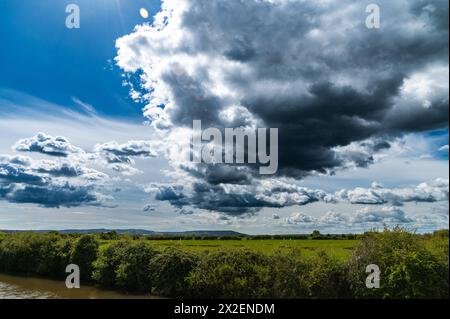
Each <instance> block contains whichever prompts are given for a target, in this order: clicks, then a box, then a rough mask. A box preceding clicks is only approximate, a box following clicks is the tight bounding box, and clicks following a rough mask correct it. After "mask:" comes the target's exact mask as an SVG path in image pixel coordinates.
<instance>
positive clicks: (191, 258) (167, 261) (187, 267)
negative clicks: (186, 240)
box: [149, 248, 198, 297]
mask: <svg viewBox="0 0 450 319" xmlns="http://www.w3.org/2000/svg"><path fill="white" fill-rule="evenodd" d="M197 263H198V256H197V254H194V253H192V252H188V251H183V250H181V249H178V248H166V249H165V250H164V251H163V252H162V253H160V254H158V255H156V256H155V257H154V258H152V260H151V261H150V265H149V266H150V273H151V282H152V285H153V289H152V293H153V294H156V295H159V296H167V297H187V296H188V294H189V293H188V291H187V289H186V286H187V282H186V278H187V277H188V275H189V273H190V272H191V271H192V269H193V268H194V267H195V266H196V265H197Z"/></svg>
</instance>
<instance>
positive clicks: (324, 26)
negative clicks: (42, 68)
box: [116, 0, 448, 214]
mask: <svg viewBox="0 0 450 319" xmlns="http://www.w3.org/2000/svg"><path fill="white" fill-rule="evenodd" d="M378 5H379V6H380V7H381V8H382V12H383V15H382V21H381V28H382V32H380V31H381V30H371V29H367V28H366V26H365V18H366V13H365V4H364V3H363V2H361V3H355V2H354V1H350V0H348V1H339V3H337V2H332V1H320V2H306V1H297V0H270V1H269V0H249V1H228V0H200V1H198V0H170V1H169V0H164V1H163V2H162V10H161V12H159V13H158V14H157V15H156V17H155V22H154V24H153V25H147V24H146V25H142V26H137V27H136V28H135V30H134V32H133V33H131V34H129V35H126V36H124V37H122V38H120V39H118V40H117V43H116V46H117V49H118V53H117V57H116V62H117V64H118V65H119V66H120V67H121V68H122V69H123V70H124V71H125V72H127V73H132V74H133V73H134V74H137V75H139V79H140V82H141V83H140V84H141V87H140V88H137V87H134V88H133V91H134V92H135V90H139V91H140V92H139V93H140V96H141V97H142V98H143V99H144V100H146V101H147V106H146V107H145V110H144V115H145V116H146V117H147V118H148V119H149V120H150V122H151V123H152V125H153V127H154V128H156V129H157V130H159V131H160V134H161V136H162V138H161V139H162V141H163V144H164V141H166V142H167V141H171V142H173V141H175V143H176V140H177V139H176V138H174V136H175V135H176V134H178V133H179V130H180V129H189V128H190V127H191V125H192V121H193V120H201V121H202V123H204V125H205V126H214V127H217V128H220V129H222V128H225V127H239V126H244V127H248V128H255V127H275V128H278V129H279V155H280V157H279V170H278V174H277V176H276V177H278V178H280V177H288V178H295V179H300V178H303V177H305V176H308V175H311V174H317V173H326V174H330V173H333V172H334V171H336V170H339V169H345V168H349V167H352V166H357V167H367V166H368V165H370V164H371V163H373V161H374V155H375V154H377V153H378V152H380V151H383V150H385V149H387V148H389V147H390V145H391V141H393V140H394V139H395V138H397V137H400V136H402V135H404V134H407V133H412V132H424V131H428V130H433V129H438V128H444V127H448V20H447V18H446V17H447V15H448V2H447V1H443V0H439V1H431V0H415V1H409V0H408V1H407V0H401V1H396V2H395V3H393V2H391V1H381V2H379V3H378ZM268 39H270V41H268ZM166 144H167V145H172V144H171V143H166ZM169 162H170V163H171V164H172V165H173V167H174V170H175V171H177V174H178V175H177V177H179V178H183V180H185V182H186V183H185V185H183V191H180V193H181V195H180V196H181V197H180V198H172V199H170V202H171V203H172V204H173V205H175V206H177V207H179V206H184V205H191V206H193V207H199V208H205V209H208V210H219V211H222V212H227V213H230V214H239V213H244V214H245V213H248V212H249V211H255V210H258V209H259V208H260V207H266V206H267V207H279V206H289V205H291V204H292V203H305V202H312V201H315V200H317V198H316V197H317V196H309V195H310V194H307V195H304V194H302V193H301V192H300V191H293V192H290V191H287V192H284V191H280V192H278V194H277V193H276V192H272V193H271V192H266V193H265V189H264V187H262V188H261V184H263V183H264V181H262V180H261V178H260V177H259V176H258V175H257V174H256V173H255V172H256V170H255V169H254V168H253V167H251V166H245V165H244V166H241V167H238V166H224V167H221V168H217V167H214V168H211V167H205V166H204V165H202V164H200V165H194V166H192V165H180V162H179V161H178V160H175V159H174V158H173V157H171V158H169ZM187 184H190V185H187ZM236 185H240V186H236ZM236 187H237V188H239V192H237V191H236V190H235V188H236ZM186 188H190V191H189V192H186ZM255 191H259V192H255ZM269 193H270V195H271V196H272V197H271V198H269V197H268V195H267V194H269ZM354 193H355V192H354ZM377 194H378V193H377ZM172 195H173V194H172ZM297 195H298V196H299V197H298V198H295V196H297ZM383 196H384V197H383ZM386 196H387V195H386V194H384V195H382V198H381V200H380V199H379V198H378V197H377V196H373V195H372V192H369V193H367V192H366V193H364V194H360V195H358V194H354V196H353V197H352V198H349V200H350V201H361V202H370V203H374V204H381V203H385V202H391V201H394V199H393V198H386ZM159 197H160V198H162V199H164V198H166V197H165V196H163V195H160V196H159ZM394 197H395V196H394ZM396 197H402V196H401V195H399V194H397V195H396ZM402 199H403V198H400V199H399V201H400V200H402ZM410 200H413V199H412V198H411V199H410ZM421 200H425V199H424V198H423V197H421Z"/></svg>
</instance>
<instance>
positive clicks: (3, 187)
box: [0, 155, 111, 207]
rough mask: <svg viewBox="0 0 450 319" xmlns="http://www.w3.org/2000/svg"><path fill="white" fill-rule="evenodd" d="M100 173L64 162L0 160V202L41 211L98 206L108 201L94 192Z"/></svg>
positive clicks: (100, 183) (7, 158)
mask: <svg viewBox="0 0 450 319" xmlns="http://www.w3.org/2000/svg"><path fill="white" fill-rule="evenodd" d="M107 179H108V176H107V175H106V174H104V173H101V172H98V171H96V170H94V169H91V168H87V167H82V166H79V165H74V164H71V163H67V162H55V161H48V160H33V159H31V158H29V157H23V156H7V155H2V156H0V199H3V200H6V201H9V202H12V203H33V204H38V205H41V206H45V207H76V206H81V205H93V206H102V205H106V201H107V200H109V199H111V197H109V196H106V195H103V194H101V193H100V192H98V191H97V188H98V186H101V185H102V181H105V180H107Z"/></svg>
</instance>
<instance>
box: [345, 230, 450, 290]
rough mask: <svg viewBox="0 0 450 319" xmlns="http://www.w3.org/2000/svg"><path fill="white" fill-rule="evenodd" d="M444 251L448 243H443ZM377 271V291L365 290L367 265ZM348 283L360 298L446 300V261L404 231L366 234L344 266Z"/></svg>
mask: <svg viewBox="0 0 450 319" xmlns="http://www.w3.org/2000/svg"><path fill="white" fill-rule="evenodd" d="M447 250H448V243H447ZM370 264H375V265H377V266H378V267H379V268H380V272H381V276H380V278H381V284H380V288H379V289H367V288H366V285H365V279H366V276H367V274H365V273H364V272H362V271H361V269H365V267H366V266H367V265H370ZM348 276H349V279H348V282H349V283H350V284H351V288H352V291H353V294H354V296H355V297H360V298H448V288H449V287H448V282H449V277H448V258H445V257H444V256H442V254H440V256H439V254H438V253H437V252H436V251H433V250H430V249H428V248H427V247H426V245H425V244H424V242H423V240H422V239H421V238H420V237H419V236H417V235H415V234H414V233H411V232H408V231H407V230H405V229H401V228H398V227H397V228H394V229H393V230H390V229H385V230H384V231H383V232H381V233H368V234H367V235H366V236H365V237H364V238H363V239H362V240H361V243H360V244H359V246H358V247H357V248H356V250H355V251H354V254H353V256H352V257H351V259H350V260H349V263H348Z"/></svg>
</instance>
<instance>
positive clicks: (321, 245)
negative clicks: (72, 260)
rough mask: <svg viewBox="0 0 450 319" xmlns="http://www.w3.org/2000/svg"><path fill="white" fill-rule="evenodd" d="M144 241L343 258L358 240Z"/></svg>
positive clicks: (161, 245)
mask: <svg viewBox="0 0 450 319" xmlns="http://www.w3.org/2000/svg"><path fill="white" fill-rule="evenodd" d="M145 242H146V243H148V244H150V245H154V246H155V247H158V248H161V249H164V248H166V247H178V248H181V249H186V250H190V251H207V250H209V251H213V250H223V249H251V250H255V251H258V252H262V253H267V254H270V253H273V252H275V251H277V250H280V249H281V250H287V249H291V248H297V249H298V250H300V253H301V254H302V255H305V256H311V255H313V254H316V253H317V252H319V251H320V250H323V251H325V252H326V253H327V254H328V255H330V256H333V257H336V258H339V259H345V258H347V257H348V256H349V255H350V253H351V251H352V250H353V248H354V247H355V246H356V244H357V243H358V240H304V239H298V240H296V239H292V240H289V239H287V240H270V239H266V240H145ZM104 243H106V242H104Z"/></svg>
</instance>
